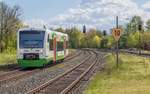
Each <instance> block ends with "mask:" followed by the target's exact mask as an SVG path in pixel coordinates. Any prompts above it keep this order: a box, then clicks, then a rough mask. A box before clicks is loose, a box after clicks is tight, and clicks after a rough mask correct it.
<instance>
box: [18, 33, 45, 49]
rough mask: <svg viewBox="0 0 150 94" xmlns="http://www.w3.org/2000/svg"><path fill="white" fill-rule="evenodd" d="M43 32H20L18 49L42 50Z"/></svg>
mask: <svg viewBox="0 0 150 94" xmlns="http://www.w3.org/2000/svg"><path fill="white" fill-rule="evenodd" d="M44 36H45V32H44V31H35V30H31V31H20V33H19V47H20V48H43V46H44Z"/></svg>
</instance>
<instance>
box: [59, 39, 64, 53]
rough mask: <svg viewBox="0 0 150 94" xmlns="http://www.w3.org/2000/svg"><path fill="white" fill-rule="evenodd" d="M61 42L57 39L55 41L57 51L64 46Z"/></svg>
mask: <svg viewBox="0 0 150 94" xmlns="http://www.w3.org/2000/svg"><path fill="white" fill-rule="evenodd" d="M63 44H64V43H63V42H60V41H58V42H57V51H63V50H64V47H63Z"/></svg>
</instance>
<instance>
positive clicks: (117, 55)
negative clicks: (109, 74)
mask: <svg viewBox="0 0 150 94" xmlns="http://www.w3.org/2000/svg"><path fill="white" fill-rule="evenodd" d="M116 28H117V29H118V28H119V26H118V16H117V17H116ZM118 41H119V40H118ZM118 41H116V61H117V68H118V64H119V54H118V53H119V49H118Z"/></svg>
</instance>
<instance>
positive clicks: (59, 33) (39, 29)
mask: <svg viewBox="0 0 150 94" xmlns="http://www.w3.org/2000/svg"><path fill="white" fill-rule="evenodd" d="M29 30H38V31H46V32H55V33H56V34H58V35H61V36H63V35H64V36H68V35H67V34H65V33H62V32H57V31H53V30H49V29H42V28H21V29H19V31H29Z"/></svg>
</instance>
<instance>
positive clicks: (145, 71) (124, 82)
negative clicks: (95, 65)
mask: <svg viewBox="0 0 150 94" xmlns="http://www.w3.org/2000/svg"><path fill="white" fill-rule="evenodd" d="M114 56H115V55H114V54H110V55H109V56H108V57H107V58H106V62H107V63H106V65H105V69H104V70H103V71H102V72H99V73H97V74H96V75H95V76H94V77H93V78H92V80H91V82H90V84H89V86H88V87H87V89H86V90H85V91H84V94H150V59H149V58H144V57H140V56H133V55H130V54H120V56H119V57H120V61H119V62H120V64H119V68H118V69H116V65H115V57H114Z"/></svg>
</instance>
